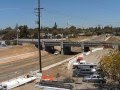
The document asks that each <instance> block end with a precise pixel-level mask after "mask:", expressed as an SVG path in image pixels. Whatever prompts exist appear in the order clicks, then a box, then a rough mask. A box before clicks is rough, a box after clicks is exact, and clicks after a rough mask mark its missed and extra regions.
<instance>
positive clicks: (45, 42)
mask: <svg viewBox="0 0 120 90" xmlns="http://www.w3.org/2000/svg"><path fill="white" fill-rule="evenodd" d="M19 41H20V42H28V43H34V44H35V45H38V39H20V40H19ZM54 46H60V47H61V54H69V53H70V52H71V47H81V48H82V50H85V49H86V48H89V47H94V46H108V47H113V48H116V49H120V42H116V43H114V42H106V41H85V42H77V41H76V42H70V41H64V40H61V39H41V48H42V49H43V50H46V51H52V50H54Z"/></svg>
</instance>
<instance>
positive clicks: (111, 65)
mask: <svg viewBox="0 0 120 90" xmlns="http://www.w3.org/2000/svg"><path fill="white" fill-rule="evenodd" d="M100 67H101V69H102V71H103V72H104V74H105V75H106V76H107V77H108V78H110V79H113V80H114V81H117V82H119V84H120V51H113V52H110V54H109V55H108V56H104V57H103V58H102V59H101V61H100Z"/></svg>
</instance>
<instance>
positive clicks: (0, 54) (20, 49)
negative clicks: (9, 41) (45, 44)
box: [0, 44, 38, 58]
mask: <svg viewBox="0 0 120 90" xmlns="http://www.w3.org/2000/svg"><path fill="white" fill-rule="evenodd" d="M37 50H38V49H37V48H36V47H35V46H34V45H31V44H28V45H23V46H14V47H10V48H8V49H2V50H0V58H4V57H9V56H13V55H14V56H15V55H19V54H24V53H28V52H33V51H37Z"/></svg>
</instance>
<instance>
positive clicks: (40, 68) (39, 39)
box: [37, 0, 43, 73]
mask: <svg viewBox="0 0 120 90" xmlns="http://www.w3.org/2000/svg"><path fill="white" fill-rule="evenodd" d="M40 9H43V8H40V0H38V8H37V10H38V12H37V13H38V49H39V72H40V73H42V63H41V42H40V41H41V37H40V33H41V31H40Z"/></svg>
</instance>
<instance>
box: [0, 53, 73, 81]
mask: <svg viewBox="0 0 120 90" xmlns="http://www.w3.org/2000/svg"><path fill="white" fill-rule="evenodd" d="M72 56H73V55H52V54H50V55H47V56H43V57H42V67H46V66H49V65H51V64H54V63H57V62H60V61H61V60H64V59H67V58H69V57H72ZM38 64H39V63H38V57H36V58H31V59H30V58H28V59H23V60H19V61H13V62H10V63H6V64H2V65H0V82H1V81H5V80H9V79H12V78H15V77H17V76H20V75H23V74H27V73H29V72H30V71H33V70H38V69H39V65H38Z"/></svg>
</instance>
